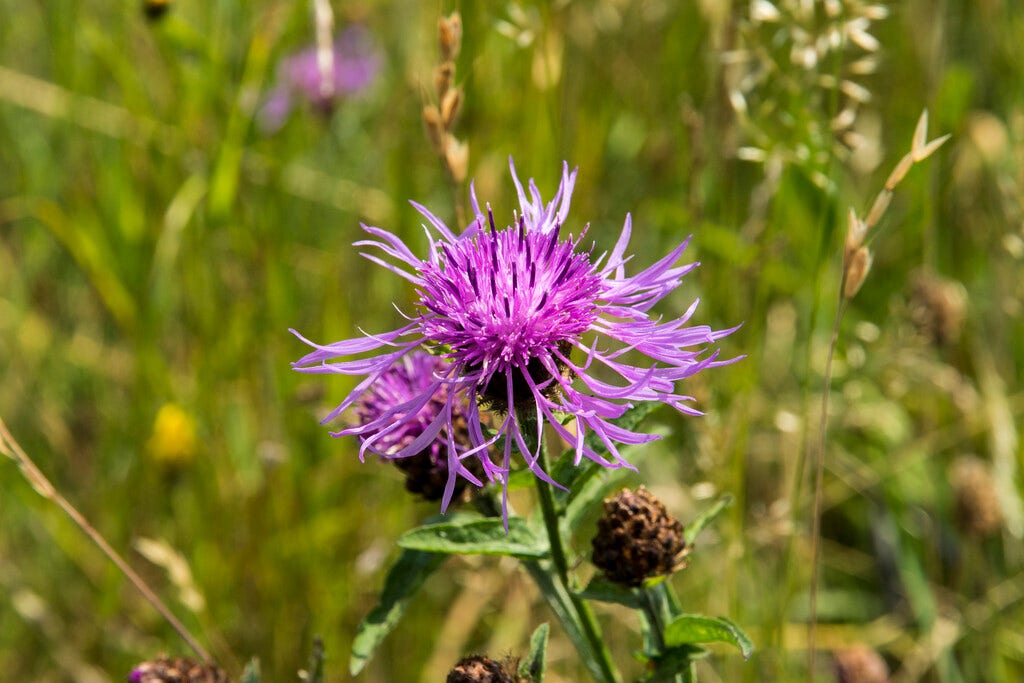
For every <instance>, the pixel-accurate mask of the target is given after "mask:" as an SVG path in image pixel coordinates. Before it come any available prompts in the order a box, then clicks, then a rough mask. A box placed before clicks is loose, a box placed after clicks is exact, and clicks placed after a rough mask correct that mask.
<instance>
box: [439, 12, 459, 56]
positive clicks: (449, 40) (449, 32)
mask: <svg viewBox="0 0 1024 683" xmlns="http://www.w3.org/2000/svg"><path fill="white" fill-rule="evenodd" d="M437 39H438V44H439V45H440V48H441V61H444V62H448V61H452V60H454V59H455V58H456V57H458V56H459V50H460V49H462V16H461V15H460V14H459V13H458V12H452V13H451V14H450V15H449V16H447V17H441V18H440V19H438V21H437Z"/></svg>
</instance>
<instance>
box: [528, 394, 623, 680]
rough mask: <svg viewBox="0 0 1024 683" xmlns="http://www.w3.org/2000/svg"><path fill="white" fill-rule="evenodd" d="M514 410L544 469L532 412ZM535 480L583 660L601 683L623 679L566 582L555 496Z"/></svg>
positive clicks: (587, 608)
mask: <svg viewBox="0 0 1024 683" xmlns="http://www.w3.org/2000/svg"><path fill="white" fill-rule="evenodd" d="M517 412H518V414H517V417H518V418H519V427H520V429H521V430H522V432H523V435H524V437H525V440H526V445H527V446H528V447H530V448H536V449H537V467H538V468H540V469H541V470H542V471H544V472H547V471H548V463H547V447H546V445H545V444H544V440H543V438H541V442H540V444H536V443H532V441H533V435H534V434H535V433H536V426H537V423H536V420H535V419H534V418H533V416H532V415H530V416H527V415H526V412H527V411H525V410H524V411H517ZM535 481H536V484H537V499H538V502H539V504H540V509H541V515H542V517H543V518H544V528H545V530H546V531H547V534H548V544H549V546H550V549H551V564H552V565H553V566H554V569H555V576H556V578H557V579H558V584H559V585H560V588H561V589H562V590H564V591H565V593H567V594H568V597H569V603H570V604H571V606H572V608H573V611H574V612H575V616H576V621H577V624H578V625H579V626H580V628H581V630H582V631H583V635H584V637H585V638H586V641H587V644H588V645H589V647H588V649H589V650H590V652H589V653H588V654H589V655H590V656H589V657H586V659H587V660H588V661H592V662H595V663H596V664H597V667H598V669H599V671H592V673H594V674H595V677H596V678H597V679H598V680H599V681H602V682H603V683H618V682H619V681H621V680H622V679H621V678H620V676H619V673H618V670H617V669H616V668H615V664H614V662H612V658H611V653H610V652H608V648H607V646H605V644H604V639H603V638H602V637H601V629H600V627H599V626H598V624H597V617H596V616H595V615H594V611H593V610H592V609H591V608H590V605H589V604H587V603H586V602H585V601H584V600H582V599H581V598H580V597H579V596H578V595H576V593H575V592H574V591H573V590H572V585H571V583H570V581H569V563H568V561H567V560H566V557H567V555H566V552H565V545H564V543H563V538H562V533H561V529H560V528H559V523H558V513H557V512H556V510H555V496H554V493H553V492H552V490H551V484H549V483H547V482H546V481H544V480H543V479H541V478H540V477H536V478H535ZM597 674H600V675H597Z"/></svg>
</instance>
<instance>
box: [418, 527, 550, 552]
mask: <svg viewBox="0 0 1024 683" xmlns="http://www.w3.org/2000/svg"><path fill="white" fill-rule="evenodd" d="M398 545H400V546H401V547H403V548H407V549H409V550H423V551H427V552H433V553H445V554H449V555H510V556H512V557H518V558H521V559H527V560H536V559H540V558H543V557H545V556H547V554H548V545H547V541H545V540H542V539H540V538H538V537H537V536H536V535H535V534H534V533H533V532H532V531H530V529H529V528H528V527H527V524H526V520H525V519H523V518H522V517H510V518H509V520H508V533H507V534H506V533H505V525H504V523H503V522H502V521H501V520H500V519H492V518H480V517H469V518H464V519H460V520H456V521H453V522H442V523H440V524H428V525H426V526H421V527H417V528H416V529H413V530H411V531H408V532H406V533H405V534H403V535H402V536H401V538H399V539H398Z"/></svg>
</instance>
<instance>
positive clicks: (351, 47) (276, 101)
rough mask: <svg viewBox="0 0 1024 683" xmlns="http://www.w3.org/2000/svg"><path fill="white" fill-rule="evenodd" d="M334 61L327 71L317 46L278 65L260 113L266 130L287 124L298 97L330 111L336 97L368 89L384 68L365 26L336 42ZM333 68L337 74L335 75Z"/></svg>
mask: <svg viewBox="0 0 1024 683" xmlns="http://www.w3.org/2000/svg"><path fill="white" fill-rule="evenodd" d="M331 54H332V58H333V63H332V65H331V68H330V69H328V71H327V72H326V73H325V72H324V71H323V70H322V69H321V66H320V62H319V59H318V55H317V48H316V46H313V47H309V48H306V49H304V50H302V51H301V52H297V53H295V54H293V55H292V56H290V57H287V58H285V59H284V60H283V61H282V62H281V64H280V65H279V66H278V76H277V84H276V85H275V87H274V89H273V90H272V91H271V93H270V96H269V97H268V98H267V101H266V102H265V103H264V104H263V107H262V108H261V109H260V111H259V114H258V119H259V123H260V126H261V127H262V128H263V129H264V130H265V131H271V132H273V131H275V130H277V129H279V128H280V127H281V126H282V125H284V122H285V120H286V119H287V118H288V115H289V114H290V113H291V110H292V107H293V106H294V102H295V100H296V99H298V100H300V101H304V102H308V103H309V104H310V105H312V106H313V107H314V108H315V109H317V110H320V111H324V112H329V111H330V110H331V109H332V108H333V106H334V102H335V100H337V99H338V98H340V97H344V96H348V95H353V94H355V93H357V92H359V91H360V90H363V89H364V88H366V87H367V86H368V85H370V83H372V82H373V79H374V78H376V76H377V74H378V73H379V71H380V61H381V60H380V55H379V53H378V52H377V48H376V46H375V45H374V42H373V40H372V38H371V37H370V34H369V33H368V32H367V30H366V29H365V28H363V27H362V26H350V27H348V28H347V29H346V30H345V32H344V33H342V34H341V35H340V36H339V37H338V39H337V40H336V41H335V43H334V50H333V51H332V53H331ZM331 70H333V74H331V73H330V72H331Z"/></svg>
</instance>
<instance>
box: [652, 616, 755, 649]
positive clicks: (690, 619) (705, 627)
mask: <svg viewBox="0 0 1024 683" xmlns="http://www.w3.org/2000/svg"><path fill="white" fill-rule="evenodd" d="M664 637H665V646H666V647H676V646H679V645H687V644H693V643H731V644H733V645H735V646H736V647H738V648H739V649H740V653H741V654H742V655H743V658H744V659H747V658H749V657H750V655H751V654H752V653H753V652H754V644H753V643H752V642H751V641H750V638H748V637H747V634H746V633H744V632H743V629H741V628H740V627H739V626H737V625H736V624H734V623H733V622H731V621H729V620H728V619H726V618H725V617H706V616H704V615H702V614H684V615H683V616H681V617H678V618H677V619H675V620H674V621H673V622H672V623H671V624H669V625H668V626H666V627H665V633H664Z"/></svg>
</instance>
